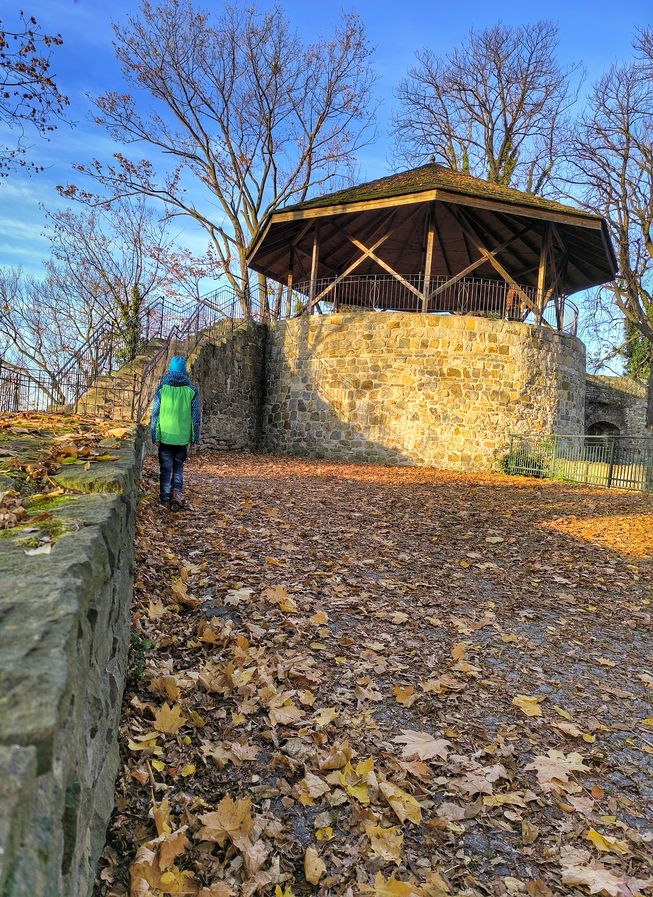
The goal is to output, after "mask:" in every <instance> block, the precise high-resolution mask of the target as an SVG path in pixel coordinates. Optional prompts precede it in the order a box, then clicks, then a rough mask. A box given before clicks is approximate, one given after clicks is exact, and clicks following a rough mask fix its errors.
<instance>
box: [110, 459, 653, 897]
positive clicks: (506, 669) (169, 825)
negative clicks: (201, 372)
mask: <svg viewBox="0 0 653 897" xmlns="http://www.w3.org/2000/svg"><path fill="white" fill-rule="evenodd" d="M187 476H188V493H187V495H188V499H189V507H188V509H187V510H186V511H185V512H184V513H176V514H171V515H170V514H167V513H166V512H164V511H163V510H162V509H161V508H160V507H159V506H158V505H157V504H156V502H155V500H154V493H155V471H154V467H153V466H149V467H148V469H147V471H146V474H145V486H144V488H145V490H146V491H147V495H146V497H145V499H144V500H143V502H142V504H141V511H140V522H139V536H138V546H137V550H138V567H137V588H136V600H135V605H134V631H135V638H134V645H133V651H132V676H131V679H130V685H129V688H128V692H127V694H126V696H125V705H124V718H123V727H122V749H123V760H124V765H123V768H122V772H121V776H120V779H119V782H118V794H117V803H118V807H117V811H116V813H115V815H114V821H113V825H112V829H111V832H110V840H109V846H108V848H107V850H106V851H105V858H104V861H103V863H102V866H101V870H102V872H101V881H100V883H99V884H98V887H97V889H96V894H97V895H101V897H108V895H115V897H118V895H126V894H128V893H129V894H131V895H139V897H145V895H149V894H152V895H158V894H199V895H201V897H209V895H211V897H229V895H233V897H250V895H253V894H256V893H260V894H263V895H266V894H273V893H274V892H275V890H276V894H277V895H279V894H283V895H284V897H290V895H291V894H293V895H300V894H307V893H320V894H322V895H325V897H326V895H329V897H331V895H347V897H353V895H358V894H361V895H363V894H372V895H378V897H408V895H410V894H415V895H417V897H440V895H487V894H497V895H500V894H528V895H531V897H534V895H535V897H536V895H540V897H546V895H549V894H576V893H578V894H607V895H623V897H632V895H636V894H640V893H647V892H648V891H649V890H650V888H651V881H650V879H651V878H652V877H653V868H652V866H651V859H650V858H651V854H652V852H653V835H652V822H653V709H652V708H651V696H652V695H653V691H652V688H653V661H652V660H651V658H652V657H653V638H652V634H651V626H650V623H651V610H652V608H653V604H652V603H651V602H652V599H653V579H652V577H651V572H652V568H653V513H651V502H650V497H648V496H643V495H628V494H625V493H618V492H600V491H597V490H590V489H582V488H575V487H566V486H563V485H560V484H552V483H545V482H540V481H537V480H525V479H517V478H507V477H500V476H482V475H456V474H448V473H441V472H435V471H430V470H423V469H391V468H380V467H369V466H353V465H351V466H349V465H336V464H330V463H326V462H319V461H310V462H309V461H297V460H293V459H284V458H272V457H267V456H255V455H222V454H220V455H203V456H197V457H195V458H194V459H192V460H191V462H189V464H188V474H187ZM130 866H131V870H130V869H129V867H130Z"/></svg>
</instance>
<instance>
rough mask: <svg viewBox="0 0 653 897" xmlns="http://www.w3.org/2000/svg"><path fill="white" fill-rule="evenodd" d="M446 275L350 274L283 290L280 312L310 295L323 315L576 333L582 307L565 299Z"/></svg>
mask: <svg viewBox="0 0 653 897" xmlns="http://www.w3.org/2000/svg"><path fill="white" fill-rule="evenodd" d="M450 281H451V278H450V277H446V276H437V277H431V278H429V280H428V284H427V283H426V282H425V278H424V277H423V276H422V275H408V276H405V277H404V278H403V282H402V281H400V280H397V278H396V277H392V276H391V275H376V274H372V275H351V276H349V277H344V278H342V279H339V278H337V277H326V278H320V279H318V280H316V281H315V284H314V285H313V286H312V285H311V283H310V282H309V281H305V282H302V283H297V284H295V285H294V286H293V289H292V291H291V292H288V290H286V291H285V293H284V296H283V299H282V302H281V308H282V310H284V311H285V313H286V315H290V314H298V313H301V311H302V310H303V309H304V308H305V307H306V305H307V302H308V301H309V298H310V296H311V295H313V297H314V299H316V298H317V297H321V298H319V300H318V302H319V305H320V311H327V312H338V311H347V310H352V311H353V310H360V311H418V312H421V311H424V310H426V311H427V312H428V313H430V314H453V315H479V316H483V317H487V318H493V319H496V320H508V321H522V322H523V323H526V324H534V325H543V326H549V327H552V328H553V329H554V330H558V331H564V332H567V333H573V334H574V335H575V334H576V331H577V327H578V308H577V307H576V305H575V304H574V303H573V302H572V301H571V300H570V299H568V298H567V297H566V296H558V297H554V296H553V295H552V294H551V293H550V291H545V292H542V291H539V290H537V289H536V288H535V287H531V286H524V285H521V284H519V285H517V286H511V285H510V284H508V283H506V282H505V281H503V280H491V279H487V278H475V277H464V278H461V279H460V280H457V281H456V282H455V283H451V282H450ZM425 294H426V300H425V298H424V297H425Z"/></svg>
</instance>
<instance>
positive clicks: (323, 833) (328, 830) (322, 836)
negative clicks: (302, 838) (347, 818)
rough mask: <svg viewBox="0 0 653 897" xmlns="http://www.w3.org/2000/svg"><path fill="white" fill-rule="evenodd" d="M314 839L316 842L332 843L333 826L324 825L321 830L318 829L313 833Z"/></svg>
mask: <svg viewBox="0 0 653 897" xmlns="http://www.w3.org/2000/svg"><path fill="white" fill-rule="evenodd" d="M315 837H316V838H317V840H318V841H333V839H334V837H335V835H334V834H333V826H331V825H325V826H324V827H323V828H318V829H317V830H316V832H315Z"/></svg>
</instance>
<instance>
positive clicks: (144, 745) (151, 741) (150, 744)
mask: <svg viewBox="0 0 653 897" xmlns="http://www.w3.org/2000/svg"><path fill="white" fill-rule="evenodd" d="M158 738H159V735H158V733H157V732H148V733H147V734H146V735H137V736H136V737H135V738H130V739H129V740H128V742H127V747H128V748H129V750H130V751H151V750H154V751H155V753H156V752H157V750H158V752H159V753H161V749H160V748H157V739H158Z"/></svg>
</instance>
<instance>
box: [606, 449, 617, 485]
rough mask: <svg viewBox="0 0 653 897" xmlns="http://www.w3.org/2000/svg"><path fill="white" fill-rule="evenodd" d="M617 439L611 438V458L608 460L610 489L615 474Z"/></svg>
mask: <svg viewBox="0 0 653 897" xmlns="http://www.w3.org/2000/svg"><path fill="white" fill-rule="evenodd" d="M615 442H616V440H615V439H614V438H613V439H611V440H610V460H609V462H608V482H607V484H606V485H607V487H608V489H609V488H610V486H612V477H613V475H614V447H615Z"/></svg>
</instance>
